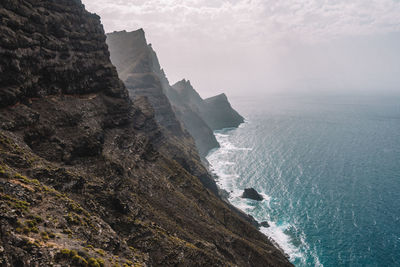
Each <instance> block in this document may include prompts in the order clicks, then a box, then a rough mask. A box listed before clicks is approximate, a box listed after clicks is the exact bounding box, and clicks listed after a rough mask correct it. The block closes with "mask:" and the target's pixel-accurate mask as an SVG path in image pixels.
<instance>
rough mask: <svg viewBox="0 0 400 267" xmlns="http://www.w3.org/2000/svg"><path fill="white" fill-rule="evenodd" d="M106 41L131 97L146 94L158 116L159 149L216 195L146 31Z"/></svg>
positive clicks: (114, 35) (108, 38)
mask: <svg viewBox="0 0 400 267" xmlns="http://www.w3.org/2000/svg"><path fill="white" fill-rule="evenodd" d="M107 43H108V45H109V47H110V53H111V60H112V62H113V63H114V64H115V65H116V66H117V70H118V73H119V75H120V77H121V78H122V79H123V81H124V83H125V85H126V88H127V89H128V91H129V95H130V97H131V99H132V100H135V99H137V98H138V97H146V98H147V99H148V100H149V102H150V104H151V106H152V108H153V109H154V114H155V119H156V121H157V123H158V124H159V125H160V126H161V131H162V133H163V134H162V138H161V139H160V140H159V142H157V148H158V149H161V150H162V151H164V152H165V153H168V154H169V155H170V156H171V157H172V158H173V159H174V160H177V161H178V162H179V163H180V164H181V165H182V166H184V167H185V169H186V170H187V171H188V172H190V173H192V174H194V175H195V176H197V177H199V178H200V180H201V182H202V183H203V184H204V185H205V186H206V187H207V188H209V189H210V190H211V191H212V192H214V193H215V194H217V192H218V189H217V185H216V184H215V181H214V179H213V178H212V177H211V176H210V175H209V173H208V171H207V169H206V168H205V167H204V166H203V165H202V163H201V158H200V157H199V154H198V152H197V149H196V144H195V141H194V140H193V138H192V136H191V135H190V134H189V133H188V132H187V131H186V130H185V128H184V127H183V126H182V124H181V122H180V121H179V120H178V118H177V117H176V114H175V112H174V111H173V107H172V106H171V104H170V101H169V100H168V98H167V96H166V94H165V93H164V87H166V86H167V85H168V80H167V79H166V77H165V74H164V72H163V70H162V69H161V67H160V64H159V62H158V59H157V56H156V54H155V52H154V51H153V49H152V47H151V45H148V44H147V41H146V38H145V35H144V31H143V30H142V29H140V30H137V31H134V32H129V33H128V32H125V31H122V32H114V33H112V34H108V37H107Z"/></svg>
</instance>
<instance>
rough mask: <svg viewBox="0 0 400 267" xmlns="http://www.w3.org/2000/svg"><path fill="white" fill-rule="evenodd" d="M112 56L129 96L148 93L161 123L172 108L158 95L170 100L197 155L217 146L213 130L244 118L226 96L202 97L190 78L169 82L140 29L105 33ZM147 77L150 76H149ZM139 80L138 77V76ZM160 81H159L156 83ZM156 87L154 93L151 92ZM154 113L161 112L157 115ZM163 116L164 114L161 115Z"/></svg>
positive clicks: (238, 122) (235, 125)
mask: <svg viewBox="0 0 400 267" xmlns="http://www.w3.org/2000/svg"><path fill="white" fill-rule="evenodd" d="M107 43H108V45H109V47H110V52H111V60H112V62H113V63H114V64H115V65H116V67H117V69H118V72H119V75H120V78H121V79H122V80H123V81H124V82H125V84H126V86H127V88H128V89H129V91H130V93H131V96H132V97H133V98H134V97H135V96H138V95H147V96H148V95H149V94H151V95H152V96H153V97H152V98H153V100H152V99H150V102H151V103H152V105H153V106H154V108H155V112H156V118H157V121H158V122H159V123H160V124H161V125H164V124H165V121H167V120H166V119H165V117H166V116H167V115H166V114H169V115H168V116H169V117H173V115H172V114H170V112H171V110H166V109H162V108H161V107H162V106H164V105H162V103H161V101H160V99H164V100H165V96H166V97H167V98H168V100H169V101H170V103H171V105H172V107H173V110H174V112H175V115H176V118H177V119H178V121H180V122H182V124H183V126H184V128H185V129H186V130H187V131H188V132H189V133H190V135H191V136H193V138H194V141H195V143H196V147H197V149H198V151H199V154H200V156H201V157H202V158H203V159H204V157H205V156H206V155H207V153H208V152H209V151H210V150H211V149H213V148H215V147H218V146H219V144H218V142H217V140H216V139H215V136H214V134H213V130H219V129H222V128H229V127H237V126H238V125H239V124H240V123H242V122H243V118H242V117H241V116H240V115H239V114H238V113H237V112H236V111H235V110H233V109H232V107H231V106H230V104H229V102H228V100H227V98H226V97H225V98H222V97H216V99H214V98H210V99H206V100H203V99H202V98H201V97H200V95H199V94H198V93H197V92H196V91H195V90H194V89H193V87H192V86H191V84H190V82H189V81H186V80H183V81H181V82H178V83H177V84H175V85H173V86H171V85H170V84H169V81H168V79H167V77H166V75H165V72H164V70H163V69H162V68H161V66H160V63H159V61H158V58H157V55H156V53H155V51H154V50H153V48H152V46H151V44H147V41H146V38H145V33H144V31H143V29H139V30H137V31H133V32H126V31H121V32H113V33H109V34H107ZM138 75H146V77H147V76H149V75H151V77H152V79H154V78H155V77H157V78H158V79H155V80H152V81H153V82H154V83H153V85H152V86H144V85H143V84H142V83H141V82H137V81H138V79H137V77H138ZM149 79H150V78H149ZM140 81H141V80H140ZM157 82H159V83H157ZM154 88H157V97H155V95H156V94H154V90H155V89H154ZM157 114H160V115H159V116H158V117H157ZM162 116H164V117H162Z"/></svg>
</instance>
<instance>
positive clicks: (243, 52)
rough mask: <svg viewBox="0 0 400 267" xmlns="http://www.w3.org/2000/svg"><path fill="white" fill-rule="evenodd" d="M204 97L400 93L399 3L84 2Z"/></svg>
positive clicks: (111, 28)
mask: <svg viewBox="0 0 400 267" xmlns="http://www.w3.org/2000/svg"><path fill="white" fill-rule="evenodd" d="M82 2H83V3H84V4H85V6H86V8H87V9H88V10H89V11H90V12H93V13H97V14H98V15H100V16H101V20H102V23H103V25H104V28H105V31H106V32H112V31H120V30H127V31H133V30H136V29H139V28H143V29H144V30H145V32H146V38H147V41H148V42H149V43H151V44H152V46H153V48H154V49H155V51H156V52H157V54H158V57H159V60H160V63H161V65H162V67H163V68H164V70H165V72H166V74H167V76H168V78H169V80H170V82H171V83H175V82H176V81H178V80H181V79H183V78H186V79H189V80H190V81H191V82H192V85H193V86H194V87H195V89H197V90H198V91H199V92H200V94H201V95H202V96H210V95H213V94H216V93H220V92H227V93H228V94H231V95H244V94H248V93H249V92H254V93H277V94H279V93H288V92H289V93H292V92H333V93H336V92H338V93H339V92H363V93H364V92H378V93H379V92H382V93H384V92H390V91H395V92H397V91H400V0H281V1H275V0H82Z"/></svg>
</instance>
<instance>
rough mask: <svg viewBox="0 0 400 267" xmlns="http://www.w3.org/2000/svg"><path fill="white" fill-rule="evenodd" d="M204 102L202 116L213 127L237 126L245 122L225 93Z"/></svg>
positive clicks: (215, 128) (216, 128) (217, 128)
mask: <svg viewBox="0 0 400 267" xmlns="http://www.w3.org/2000/svg"><path fill="white" fill-rule="evenodd" d="M204 102H205V105H204V106H205V107H204V108H203V110H202V116H203V118H204V119H205V120H206V122H207V124H208V125H209V126H210V127H211V129H214V130H219V129H223V128H236V127H238V126H239V125H240V124H241V123H243V122H244V119H243V117H242V116H241V115H239V113H237V111H236V110H234V109H233V108H232V106H231V104H230V103H229V101H228V98H227V97H226V95H225V94H220V95H217V96H213V97H210V98H207V99H205V100H204Z"/></svg>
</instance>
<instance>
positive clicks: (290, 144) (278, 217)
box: [208, 96, 400, 266]
mask: <svg viewBox="0 0 400 267" xmlns="http://www.w3.org/2000/svg"><path fill="white" fill-rule="evenodd" d="M234 107H235V108H236V109H237V110H238V111H239V112H240V113H241V114H242V115H244V116H245V117H246V120H247V121H246V123H244V124H242V125H241V126H240V127H239V128H238V129H225V130H222V131H218V132H216V136H217V139H218V141H219V142H220V144H221V148H220V149H217V150H215V151H213V152H211V153H210V154H209V156H208V160H209V161H210V163H211V168H212V170H213V171H214V172H215V173H216V174H217V175H218V176H219V178H218V181H217V183H218V184H219V186H220V187H222V188H224V189H225V190H227V191H228V192H230V201H231V202H232V203H233V204H234V205H236V206H238V207H239V208H241V209H242V210H244V211H246V212H248V213H250V214H252V215H253V216H254V217H255V218H256V219H258V220H259V221H263V220H267V221H269V223H270V225H271V227H269V228H262V229H261V231H262V232H263V233H265V234H266V235H268V236H270V237H271V238H272V239H273V240H274V241H275V242H277V243H278V244H279V246H281V247H282V248H283V249H284V250H285V252H286V253H288V255H289V256H290V259H291V261H292V262H293V263H294V264H295V265H296V266H400V98H399V97H397V96H396V97H379V98H377V97H367V96H364V97H312V98H310V97H270V98H268V99H261V98H260V99H258V100H251V99H250V100H243V99H241V100H240V99H239V100H236V101H234ZM246 187H254V188H255V189H257V190H258V191H259V192H261V193H262V194H263V195H264V198H265V200H263V201H262V202H256V201H252V200H244V199H241V198H240V194H241V193H242V190H243V189H244V188H246Z"/></svg>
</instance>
